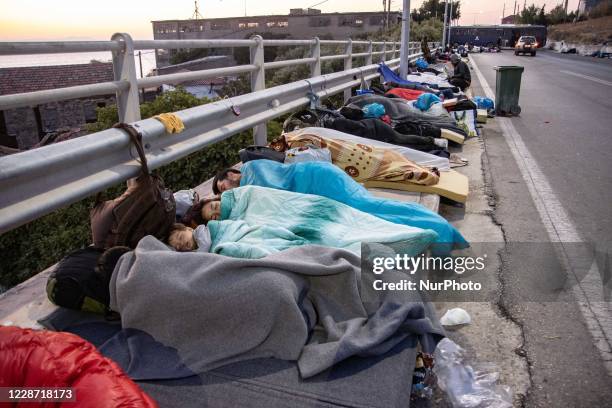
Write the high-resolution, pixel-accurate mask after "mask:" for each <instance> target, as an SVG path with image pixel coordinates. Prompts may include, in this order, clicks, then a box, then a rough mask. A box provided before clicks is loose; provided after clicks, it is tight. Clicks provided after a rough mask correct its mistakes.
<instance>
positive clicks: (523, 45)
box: [514, 35, 539, 57]
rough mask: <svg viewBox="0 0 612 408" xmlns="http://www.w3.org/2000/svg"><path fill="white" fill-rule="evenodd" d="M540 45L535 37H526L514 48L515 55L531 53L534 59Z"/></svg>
mask: <svg viewBox="0 0 612 408" xmlns="http://www.w3.org/2000/svg"><path fill="white" fill-rule="evenodd" d="M538 45H539V44H538V41H537V40H536V38H535V37H533V36H531V35H524V36H522V37H521V38H519V39H518V41H517V42H516V45H515V46H514V55H519V53H523V54H526V53H529V54H531V56H532V57H535V55H536V49H537V48H538Z"/></svg>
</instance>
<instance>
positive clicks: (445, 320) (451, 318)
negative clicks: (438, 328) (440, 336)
mask: <svg viewBox="0 0 612 408" xmlns="http://www.w3.org/2000/svg"><path fill="white" fill-rule="evenodd" d="M440 323H442V326H457V325H459V324H470V323H472V318H471V317H470V315H469V314H468V312H466V311H465V310H463V309H461V308H460V307H456V308H454V309H450V310H447V311H446V313H444V316H442V318H440Z"/></svg>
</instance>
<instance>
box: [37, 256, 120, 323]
mask: <svg viewBox="0 0 612 408" xmlns="http://www.w3.org/2000/svg"><path fill="white" fill-rule="evenodd" d="M129 250H130V248H127V247H115V248H111V249H109V250H107V251H104V250H102V249H99V248H94V247H88V248H84V249H78V250H76V251H74V252H72V253H70V254H68V255H67V256H66V257H65V258H63V259H62V260H61V261H60V262H59V263H58V264H57V266H56V268H55V269H54V270H53V271H52V272H51V275H50V276H49V278H48V279H47V297H48V298H49V300H50V301H51V303H53V304H55V305H57V306H61V307H65V308H68V309H74V310H81V311H84V312H91V313H98V314H104V315H107V316H108V315H109V314H110V313H111V311H110V309H109V304H110V292H109V287H108V286H109V283H110V279H111V276H112V274H113V270H114V269H115V265H116V264H117V261H118V260H119V258H120V257H121V255H123V254H124V253H126V252H127V251H129Z"/></svg>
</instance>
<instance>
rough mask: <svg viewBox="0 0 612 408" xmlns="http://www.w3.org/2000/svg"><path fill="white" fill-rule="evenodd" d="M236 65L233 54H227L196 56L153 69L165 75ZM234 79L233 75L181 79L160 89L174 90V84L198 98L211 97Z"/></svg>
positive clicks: (157, 73)
mask: <svg viewBox="0 0 612 408" xmlns="http://www.w3.org/2000/svg"><path fill="white" fill-rule="evenodd" d="M234 65H236V61H235V60H234V57H233V56H228V55H212V56H208V57H204V58H198V59H196V60H193V61H187V62H183V63H181V64H175V65H168V66H166V67H162V68H157V69H155V70H154V72H155V74H156V75H167V74H175V73H179V72H191V71H200V70H205V69H213V68H222V67H231V66H234ZM233 79H235V77H222V78H221V77H220V78H210V79H197V80H189V81H183V82H180V83H174V84H164V85H162V91H163V92H165V91H170V90H174V89H175V86H176V85H180V86H182V87H183V88H185V90H186V91H187V92H189V93H190V94H192V95H194V96H197V97H198V98H208V99H213V98H216V97H218V96H219V95H218V94H217V91H219V90H220V89H221V88H223V86H224V85H225V84H227V83H228V81H231V80H233Z"/></svg>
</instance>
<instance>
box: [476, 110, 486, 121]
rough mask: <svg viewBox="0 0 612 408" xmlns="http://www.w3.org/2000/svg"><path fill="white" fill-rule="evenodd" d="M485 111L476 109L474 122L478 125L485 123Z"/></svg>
mask: <svg viewBox="0 0 612 408" xmlns="http://www.w3.org/2000/svg"><path fill="white" fill-rule="evenodd" d="M487 117H488V116H487V110H486V109H478V111H477V116H476V122H478V123H487Z"/></svg>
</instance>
